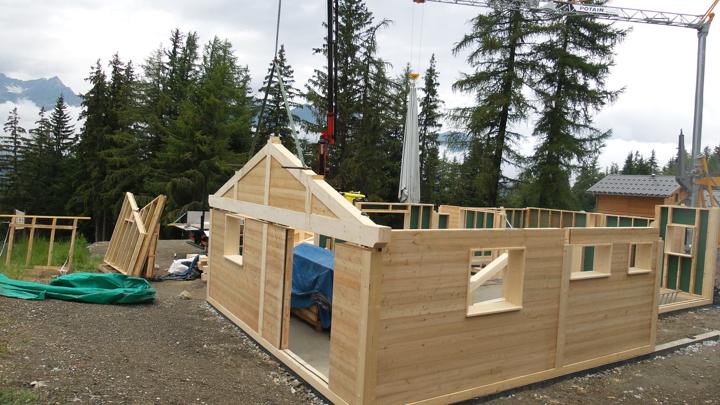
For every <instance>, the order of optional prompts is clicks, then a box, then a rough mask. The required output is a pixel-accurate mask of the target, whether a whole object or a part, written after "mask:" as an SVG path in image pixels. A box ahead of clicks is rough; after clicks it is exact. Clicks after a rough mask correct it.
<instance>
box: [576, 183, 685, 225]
mask: <svg viewBox="0 0 720 405" xmlns="http://www.w3.org/2000/svg"><path fill="white" fill-rule="evenodd" d="M588 192H589V193H592V194H594V195H595V201H596V204H595V211H596V212H601V213H604V214H616V215H622V214H624V215H632V216H640V217H654V216H655V206H657V205H665V204H672V205H677V204H680V203H682V202H684V201H685V200H686V199H687V198H688V192H687V190H685V189H684V188H683V187H682V186H681V185H680V184H679V183H678V182H677V180H675V177H674V176H657V175H648V176H644V175H625V174H611V175H609V176H607V177H605V178H604V179H602V180H600V181H599V182H597V183H596V184H595V185H594V186H592V187H590V189H589V190H588Z"/></svg>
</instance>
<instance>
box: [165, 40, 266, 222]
mask: <svg viewBox="0 0 720 405" xmlns="http://www.w3.org/2000/svg"><path fill="white" fill-rule="evenodd" d="M249 81H250V78H249V75H248V72H247V68H245V67H242V66H240V65H239V64H238V62H237V59H236V57H235V56H234V55H233V53H232V45H231V44H230V43H229V42H228V41H223V40H220V39H219V38H215V39H213V40H212V41H210V42H209V43H208V44H207V45H206V46H205V49H204V52H203V58H202V63H201V64H200V67H199V73H198V79H197V83H196V84H195V85H194V86H192V92H191V94H190V96H189V97H188V99H187V100H184V101H183V102H181V103H180V115H179V116H178V118H177V120H176V121H175V123H174V124H173V128H174V130H173V131H172V132H171V133H170V134H169V135H168V137H167V139H166V141H165V144H164V146H163V150H162V151H161V153H160V155H159V158H160V165H161V167H162V168H163V173H162V174H161V177H159V179H158V180H160V181H163V182H164V183H165V190H166V192H167V194H168V197H169V201H168V212H169V214H168V215H170V216H172V215H179V214H180V212H181V211H183V210H186V209H194V210H200V209H207V208H208V205H207V204H208V202H207V196H208V195H209V194H210V193H212V192H214V191H215V190H217V188H218V187H220V186H221V185H222V183H223V182H224V181H226V180H227V178H228V176H229V175H230V173H231V169H230V166H229V165H230V164H235V165H236V167H237V166H239V165H241V163H242V162H243V158H242V156H241V152H244V151H247V150H248V149H249V145H250V121H251V116H252V103H251V97H250V94H249V92H250V90H249Z"/></svg>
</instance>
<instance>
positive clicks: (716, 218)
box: [655, 206, 720, 313]
mask: <svg viewBox="0 0 720 405" xmlns="http://www.w3.org/2000/svg"><path fill="white" fill-rule="evenodd" d="M681 211H682V212H683V213H685V214H687V213H691V216H692V218H693V224H692V225H690V224H687V223H685V222H687V221H685V220H680V218H679V215H680V214H679V213H680V212H681ZM663 212H666V213H667V214H666V218H665V222H664V225H665V229H664V232H663V234H664V235H665V243H664V245H665V247H664V250H663V251H661V252H660V253H659V254H660V255H661V256H662V268H663V272H662V278H661V283H660V287H661V288H662V289H663V290H664V291H673V292H674V293H673V294H674V295H675V296H676V297H677V298H678V300H677V301H676V302H670V303H663V304H662V305H660V313H667V312H672V311H678V310H682V309H687V308H694V307H700V306H704V305H710V304H712V303H713V294H714V287H715V279H716V264H717V248H716V247H717V246H718V240H719V239H720V238H719V237H718V231H719V230H720V208H709V209H708V208H691V207H681V206H658V207H657V208H656V216H655V217H656V221H655V222H656V224H657V226H662V224H663ZM704 215H706V216H707V224H706V227H705V229H706V232H705V233H704V234H702V233H701V229H700V223H701V218H702V217H703V216H704ZM690 234H691V235H692V237H691V239H686V236H687V235H690ZM701 238H702V239H703V240H704V246H705V249H704V251H700V240H701ZM686 244H687V247H688V248H689V249H687V250H686ZM700 259H702V269H700V268H699V263H700V262H701V260H700ZM688 260H689V261H690V279H689V288H688V290H689V291H684V290H682V288H681V287H680V286H681V276H682V263H683V261H688ZM672 263H676V264H675V266H676V267H675V269H674V270H673V272H674V274H675V278H674V279H673V280H670V278H669V275H670V268H671V264H672ZM700 275H702V289H701V293H700V294H697V293H695V291H696V290H697V289H698V288H699V284H698V283H699V282H700V277H699V276H700ZM671 286H674V287H675V288H670V287H671Z"/></svg>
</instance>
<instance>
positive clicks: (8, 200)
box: [0, 107, 27, 211]
mask: <svg viewBox="0 0 720 405" xmlns="http://www.w3.org/2000/svg"><path fill="white" fill-rule="evenodd" d="M3 130H4V132H3V135H2V137H1V138H0V176H1V177H0V180H1V181H2V183H0V195H2V200H0V207H2V210H3V211H6V210H10V209H14V208H19V203H20V202H22V195H21V191H22V189H21V187H20V186H21V183H20V164H21V162H22V160H23V157H24V154H25V144H26V140H25V138H24V136H25V134H26V133H27V131H26V130H25V128H23V127H22V126H20V117H19V116H18V111H17V107H15V108H13V109H12V111H10V114H9V115H8V119H7V121H6V122H5V125H3Z"/></svg>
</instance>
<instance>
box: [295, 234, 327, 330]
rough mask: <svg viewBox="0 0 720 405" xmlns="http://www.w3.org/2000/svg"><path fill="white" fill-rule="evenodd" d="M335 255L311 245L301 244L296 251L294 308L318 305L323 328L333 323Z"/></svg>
mask: <svg viewBox="0 0 720 405" xmlns="http://www.w3.org/2000/svg"><path fill="white" fill-rule="evenodd" d="M334 262H335V254H334V253H333V252H331V251H329V250H326V249H323V248H321V247H318V246H314V245H311V244H309V243H301V244H300V245H298V246H296V247H295V249H294V250H293V269H292V297H291V301H290V306H291V307H292V308H309V307H310V306H312V305H313V304H317V305H318V309H319V311H318V312H319V317H320V322H321V323H322V326H323V328H329V327H330V323H331V304H332V291H333V266H334Z"/></svg>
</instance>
